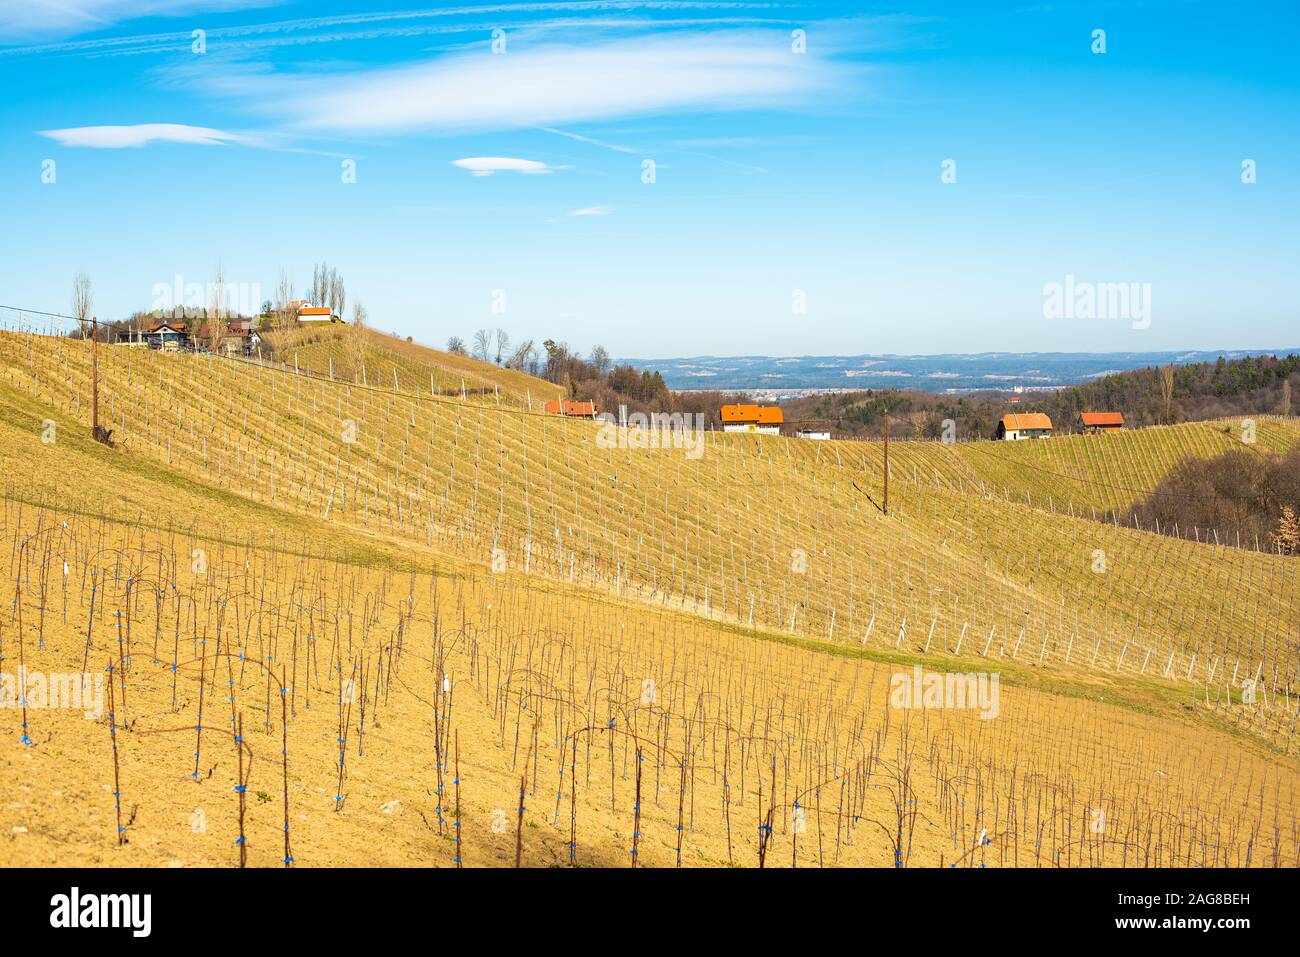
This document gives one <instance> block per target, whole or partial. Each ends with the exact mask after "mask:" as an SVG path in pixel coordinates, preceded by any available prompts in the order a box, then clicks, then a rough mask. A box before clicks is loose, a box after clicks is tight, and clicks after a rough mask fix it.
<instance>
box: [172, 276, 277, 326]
mask: <svg viewBox="0 0 1300 957" xmlns="http://www.w3.org/2000/svg"><path fill="white" fill-rule="evenodd" d="M149 294H150V295H151V296H153V301H152V302H151V303H150V304H149V311H150V312H152V313H153V314H155V315H167V316H172V317H175V318H181V317H196V316H205V315H206V314H207V310H213V311H218V310H219V311H221V312H224V313H225V314H226V315H230V316H255V315H257V314H258V312H260V311H261V308H262V284H261V283H260V282H209V283H201V282H186V281H185V277H184V276H181V275H179V274H177V275H176V277H175V278H174V279H173V280H172V282H170V283H165V282H156V283H154V284H153V286H152V287H151V288H150V290H149Z"/></svg>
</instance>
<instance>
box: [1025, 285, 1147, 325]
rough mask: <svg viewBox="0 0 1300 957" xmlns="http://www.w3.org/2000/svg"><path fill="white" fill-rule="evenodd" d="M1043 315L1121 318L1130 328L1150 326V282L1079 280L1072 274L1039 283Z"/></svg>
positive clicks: (1059, 317)
mask: <svg viewBox="0 0 1300 957" xmlns="http://www.w3.org/2000/svg"><path fill="white" fill-rule="evenodd" d="M1043 318H1045V319H1123V320H1128V321H1129V322H1130V323H1131V324H1132V326H1133V328H1134V329H1149V328H1151V283H1149V282H1081V281H1078V280H1076V279H1075V278H1074V275H1073V274H1068V275H1067V276H1066V277H1065V282H1064V283H1059V282H1049V283H1047V284H1046V285H1045V286H1043Z"/></svg>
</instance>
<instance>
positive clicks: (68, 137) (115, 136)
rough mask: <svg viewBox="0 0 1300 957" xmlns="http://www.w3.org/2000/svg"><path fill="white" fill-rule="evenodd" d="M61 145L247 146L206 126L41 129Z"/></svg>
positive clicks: (243, 140) (240, 138)
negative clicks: (234, 144) (180, 144)
mask: <svg viewBox="0 0 1300 957" xmlns="http://www.w3.org/2000/svg"><path fill="white" fill-rule="evenodd" d="M41 135H42V136H48V137H49V138H50V139H52V140H55V141H57V142H58V143H60V144H61V145H63V146H89V147H94V148H96V149H110V150H116V149H125V148H128V147H136V146H147V145H148V144H150V143H154V142H159V143H190V144H193V145H196V146H225V145H227V144H230V143H244V144H247V143H249V142H250V141H249V139H248V138H247V137H245V136H242V135H240V134H238V133H227V132H226V131H225V130H214V129H210V128H209V127H206V126H185V125H183V124H180V123H140V124H137V125H135V126H75V127H71V128H69V129H65V130H41Z"/></svg>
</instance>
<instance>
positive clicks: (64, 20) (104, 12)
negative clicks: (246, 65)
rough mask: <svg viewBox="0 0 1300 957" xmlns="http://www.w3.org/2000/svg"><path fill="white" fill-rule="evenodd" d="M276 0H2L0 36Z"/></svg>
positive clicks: (59, 32)
mask: <svg viewBox="0 0 1300 957" xmlns="http://www.w3.org/2000/svg"><path fill="white" fill-rule="evenodd" d="M272 2H274V0H15V2H11V0H6V2H4V3H0V39H3V40H23V39H29V38H32V37H42V36H51V35H53V36H69V35H72V34H76V33H86V32H89V31H92V30H103V29H105V28H107V27H110V26H112V25H113V24H115V23H118V22H120V21H123V20H133V19H135V18H137V17H151V16H179V15H181V14H190V13H196V12H199V11H220V10H239V9H243V8H245V7H264V6H267V5H269V4H270V3H272Z"/></svg>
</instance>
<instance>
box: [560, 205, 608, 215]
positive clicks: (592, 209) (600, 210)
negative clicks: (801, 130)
mask: <svg viewBox="0 0 1300 957" xmlns="http://www.w3.org/2000/svg"><path fill="white" fill-rule="evenodd" d="M613 212H614V207H613V206H584V207H582V209H575V210H573V211H571V212H570V213H569V215H570V216H609V215H612V214H613Z"/></svg>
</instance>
